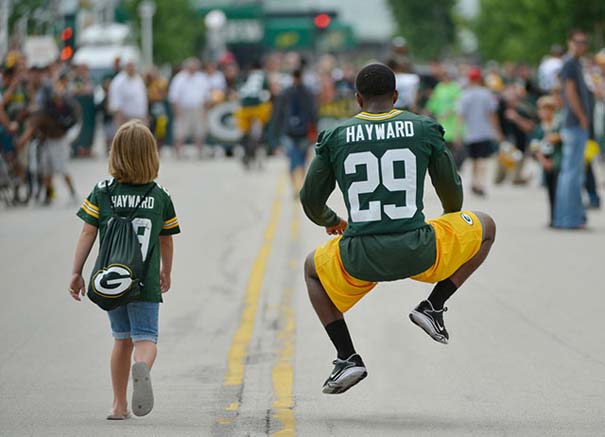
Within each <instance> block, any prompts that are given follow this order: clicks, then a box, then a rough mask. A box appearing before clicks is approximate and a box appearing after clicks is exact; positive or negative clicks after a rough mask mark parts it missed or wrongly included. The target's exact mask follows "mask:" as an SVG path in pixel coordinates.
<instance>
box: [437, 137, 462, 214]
mask: <svg viewBox="0 0 605 437" xmlns="http://www.w3.org/2000/svg"><path fill="white" fill-rule="evenodd" d="M429 175H430V176H431V182H432V183H433V187H435V191H436V192H437V196H439V200H441V205H442V206H443V212H444V213H445V214H447V213H450V212H456V211H460V210H461V209H462V200H463V193H462V181H461V180H460V176H458V172H457V171H456V164H455V163H454V158H453V157H452V154H451V153H450V151H449V150H448V149H444V150H443V151H442V152H441V153H438V155H437V156H435V157H432V158H431V162H430V163H429Z"/></svg>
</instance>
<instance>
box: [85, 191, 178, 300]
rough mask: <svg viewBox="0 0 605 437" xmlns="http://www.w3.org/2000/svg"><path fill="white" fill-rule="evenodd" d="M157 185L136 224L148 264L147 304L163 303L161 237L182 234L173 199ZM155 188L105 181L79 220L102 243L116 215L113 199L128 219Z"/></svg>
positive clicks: (138, 215) (120, 213)
mask: <svg viewBox="0 0 605 437" xmlns="http://www.w3.org/2000/svg"><path fill="white" fill-rule="evenodd" d="M152 183H153V184H155V187H154V188H153V189H152V190H151V191H150V192H149V194H148V195H147V197H146V198H145V199H143V200H142V202H141V206H140V208H139V209H138V211H137V212H136V214H135V217H134V218H133V220H132V224H133V226H134V228H135V231H136V233H137V236H138V237H139V242H140V243H141V253H142V254H143V260H144V261H145V268H146V269H147V273H146V275H145V280H144V287H143V292H142V294H141V298H140V300H142V301H146V302H161V301H162V293H161V291H160V239H159V237H160V236H164V235H173V234H178V233H180V232H181V230H180V227H179V221H178V219H177V217H176V213H175V212H174V205H173V204H172V199H171V198H170V195H169V194H168V191H166V189H165V188H163V187H162V186H160V185H158V184H156V183H155V182H152ZM150 187H151V184H143V185H130V184H123V183H119V182H117V181H115V180H109V181H102V182H100V183H99V184H97V185H96V186H95V187H94V189H93V190H92V193H90V195H89V196H88V197H87V198H86V200H85V201H84V203H83V204H82V207H81V208H80V210H79V211H78V217H80V218H81V219H82V220H84V221H85V222H86V223H88V224H90V225H92V226H95V227H97V228H99V234H100V239H101V240H102V239H103V237H104V235H105V230H106V229H107V223H108V221H109V219H110V217H111V215H112V210H111V204H110V200H109V196H111V199H112V201H113V205H114V208H115V212H116V213H117V214H118V215H120V216H124V217H127V216H128V215H129V214H130V213H132V211H133V210H134V209H135V208H136V206H137V205H138V203H139V200H140V199H141V196H144V195H145V193H147V191H148V190H149V189H150Z"/></svg>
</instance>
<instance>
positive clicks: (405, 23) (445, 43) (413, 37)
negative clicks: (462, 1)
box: [389, 0, 456, 60]
mask: <svg viewBox="0 0 605 437" xmlns="http://www.w3.org/2000/svg"><path fill="white" fill-rule="evenodd" d="M389 5H390V7H391V10H392V11H393V15H394V16H395V21H396V22H397V27H398V31H399V34H400V35H401V36H403V37H404V38H405V39H406V40H407V41H408V43H409V44H410V47H411V50H412V52H413V53H414V54H415V56H416V57H418V58H421V59H426V60H428V59H433V58H437V57H439V56H443V55H444V54H447V53H448V52H449V51H451V50H452V48H453V47H454V46H455V43H456V26H455V24H454V6H455V5H456V0H389Z"/></svg>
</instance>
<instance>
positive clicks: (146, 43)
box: [139, 0, 155, 68]
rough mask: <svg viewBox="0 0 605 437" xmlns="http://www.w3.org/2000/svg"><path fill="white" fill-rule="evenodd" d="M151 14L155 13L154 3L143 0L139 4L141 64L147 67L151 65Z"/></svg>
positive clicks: (149, 0)
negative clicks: (141, 47)
mask: <svg viewBox="0 0 605 437" xmlns="http://www.w3.org/2000/svg"><path fill="white" fill-rule="evenodd" d="M153 14H155V3H154V2H153V1H151V0H143V2H141V4H140V5H139V16H140V17H141V36H142V45H143V64H144V66H145V67H147V68H150V67H152V66H153Z"/></svg>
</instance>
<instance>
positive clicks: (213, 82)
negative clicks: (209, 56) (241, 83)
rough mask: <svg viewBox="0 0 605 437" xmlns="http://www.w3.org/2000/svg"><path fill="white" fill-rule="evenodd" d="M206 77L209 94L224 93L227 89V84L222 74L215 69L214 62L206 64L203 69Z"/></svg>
mask: <svg viewBox="0 0 605 437" xmlns="http://www.w3.org/2000/svg"><path fill="white" fill-rule="evenodd" d="M205 73H206V77H207V79H208V88H209V89H210V93H214V92H220V93H225V91H226V89H227V82H226V81H225V76H224V75H223V72H222V71H220V70H219V69H218V68H216V64H215V63H214V62H208V63H207V64H206V68H205Z"/></svg>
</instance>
